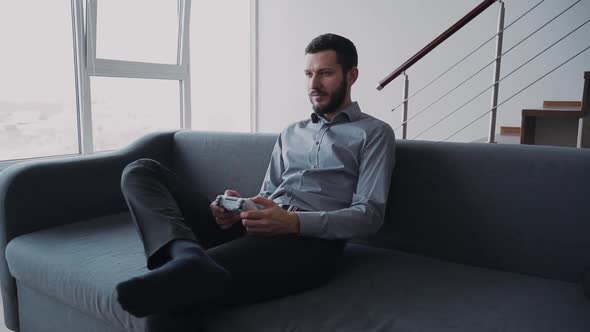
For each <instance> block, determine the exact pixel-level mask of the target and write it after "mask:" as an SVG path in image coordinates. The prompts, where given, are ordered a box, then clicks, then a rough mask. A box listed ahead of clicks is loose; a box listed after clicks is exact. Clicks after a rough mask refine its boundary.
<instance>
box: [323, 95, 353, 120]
mask: <svg viewBox="0 0 590 332" xmlns="http://www.w3.org/2000/svg"><path fill="white" fill-rule="evenodd" d="M350 104H352V100H350V99H349V100H347V101H345V102H343V103H342V105H340V107H338V108H337V109H336V110H335V111H333V112H330V113H325V114H324V115H323V116H324V118H326V120H328V121H332V120H334V118H335V117H336V115H338V113H340V112H342V111H343V110H344V109H345V108H347V107H348V106H350Z"/></svg>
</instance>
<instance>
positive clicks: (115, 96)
mask: <svg viewBox="0 0 590 332" xmlns="http://www.w3.org/2000/svg"><path fill="white" fill-rule="evenodd" d="M73 3H74V4H75V6H74V13H75V14H74V19H75V21H74V26H77V27H81V26H84V27H85V34H84V33H83V31H82V29H80V28H78V29H76V31H75V34H76V47H75V49H76V54H77V55H78V56H79V58H80V59H84V60H81V61H78V62H77V66H76V70H77V72H78V73H79V75H78V80H77V88H78V91H79V92H78V93H79V95H80V96H81V97H80V103H79V104H78V107H79V109H80V118H81V122H82V130H81V131H82V135H81V138H82V152H84V153H91V152H94V151H104V150H112V149H117V148H120V147H122V146H125V145H127V144H129V143H130V142H131V141H133V140H134V139H137V138H139V137H140V136H142V135H145V134H147V133H149V132H152V131H154V130H162V129H178V128H190V118H191V108H190V97H191V94H190V74H189V63H190V52H189V50H190V48H189V47H188V46H189V30H188V29H189V17H190V4H191V1H190V0H178V1H157V2H147V1H142V0H126V1H124V2H123V3H122V2H121V1H117V0H87V3H86V4H87V5H86V15H85V16H84V15H83V14H84V13H83V11H82V3H83V0H73ZM82 18H85V20H83V19H82ZM154 22H157V24H154Z"/></svg>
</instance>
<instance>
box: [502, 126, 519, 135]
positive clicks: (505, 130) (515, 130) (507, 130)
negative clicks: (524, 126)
mask: <svg viewBox="0 0 590 332" xmlns="http://www.w3.org/2000/svg"><path fill="white" fill-rule="evenodd" d="M500 135H504V136H520V127H505V126H502V127H500Z"/></svg>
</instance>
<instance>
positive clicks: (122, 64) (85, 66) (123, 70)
mask: <svg viewBox="0 0 590 332" xmlns="http://www.w3.org/2000/svg"><path fill="white" fill-rule="evenodd" d="M84 1H86V3H84ZM84 5H86V15H85V16H84ZM177 5H178V15H179V17H178V42H177V53H176V54H177V61H176V65H173V64H161V63H152V62H140V61H126V60H112V59H103V58H97V57H96V22H97V0H72V18H73V22H72V24H73V28H74V29H73V31H74V53H75V54H74V55H75V57H74V59H75V60H74V66H75V72H76V100H77V109H78V143H79V144H78V146H79V150H80V154H82V155H86V154H92V153H94V152H95V147H94V134H93V129H92V106H91V100H92V95H91V92H90V77H91V76H95V77H98V76H100V77H119V78H142V79H160V80H175V81H178V82H179V92H180V93H179V98H180V103H179V104H180V110H179V128H180V129H190V128H191V93H190V91H191V83H190V7H191V0H177ZM84 18H86V22H84ZM84 23H86V24H84ZM82 27H84V29H83V28H82Z"/></svg>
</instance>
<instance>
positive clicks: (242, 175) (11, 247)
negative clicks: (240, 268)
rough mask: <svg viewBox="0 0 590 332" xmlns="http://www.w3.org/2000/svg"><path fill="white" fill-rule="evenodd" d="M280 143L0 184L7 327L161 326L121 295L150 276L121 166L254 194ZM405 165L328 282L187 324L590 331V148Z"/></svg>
mask: <svg viewBox="0 0 590 332" xmlns="http://www.w3.org/2000/svg"><path fill="white" fill-rule="evenodd" d="M275 139H276V135H272V134H237V133H233V134H230V133H211V132H209V133H205V132H190V131H180V132H166V133H154V134H151V135H148V136H145V137H143V138H142V139H140V140H138V141H137V142H135V143H134V144H132V145H131V146H129V147H127V148H125V149H121V150H119V151H116V152H110V153H104V154H96V155H92V156H84V157H74V158H66V159H60V160H51V161H34V162H29V163H25V164H21V165H17V166H13V167H11V168H9V169H7V170H5V171H4V172H2V173H0V244H1V246H2V250H3V251H4V252H5V255H1V257H2V258H1V261H0V278H1V286H2V299H3V302H4V315H5V320H6V325H7V326H8V328H10V329H11V330H15V331H16V330H19V331H23V332H26V331H35V332H43V331H85V332H91V331H93V332H94V331H95V332H98V331H100V332H105V331H146V330H150V331H152V330H155V327H154V326H152V325H153V324H155V323H154V322H153V321H148V320H146V319H137V318H135V317H132V316H130V315H128V314H127V313H126V312H124V311H123V310H122V309H121V308H120V306H119V305H118V303H117V301H116V299H115V292H114V289H115V285H116V284H117V283H118V282H119V281H122V280H125V279H127V278H129V277H132V276H135V275H139V274H142V273H144V272H146V271H147V270H146V267H145V258H144V255H143V251H142V246H141V243H140V240H139V237H138V235H137V234H136V232H135V229H134V226H133V224H132V223H131V221H130V217H129V214H128V213H127V211H126V206H125V203H124V201H123V197H122V195H121V192H120V189H119V181H120V174H121V171H122V169H123V168H124V167H125V165H126V164H127V163H129V162H131V161H133V160H135V159H138V158H144V157H147V158H154V159H157V160H159V161H160V162H162V163H164V164H166V165H168V166H170V167H172V168H173V169H174V170H175V171H176V172H178V173H179V174H180V176H182V177H183V178H184V179H185V180H186V181H187V182H189V184H190V185H193V186H196V187H198V188H200V190H202V191H203V192H204V193H206V194H207V195H208V196H209V197H210V198H211V199H213V197H214V196H215V195H216V194H218V193H221V192H222V191H223V190H224V189H226V188H238V189H239V190H240V191H241V192H242V193H243V194H244V195H255V194H256V193H257V191H258V189H259V186H260V183H261V180H262V178H263V175H264V172H265V170H266V167H267V163H268V160H269V157H270V152H271V150H272V147H273V144H274V142H275ZM396 154H397V164H396V167H395V170H394V176H393V182H392V187H391V192H390V197H389V202H388V212H387V216H386V222H385V224H384V226H383V227H382V229H381V230H380V231H379V233H378V234H376V235H375V236H372V237H371V238H366V239H356V240H354V241H351V242H350V243H349V244H348V245H347V247H346V249H345V254H344V257H343V260H342V262H341V267H340V272H339V273H338V275H337V276H336V277H335V278H334V279H333V280H331V281H330V282H328V283H327V284H325V285H323V286H321V287H319V288H316V289H311V290H309V291H306V292H303V293H299V294H296V295H292V296H288V297H284V298H280V299H276V300H272V301H269V302H263V303H255V304H248V305H241V306H236V307H232V308H225V309H223V310H222V311H214V312H208V313H201V312H190V311H189V312H187V313H186V314H185V315H184V316H183V317H182V319H183V320H184V321H185V322H186V323H187V324H192V322H194V324H195V325H194V326H195V328H194V330H195V331H196V330H197V326H198V325H199V324H200V326H202V328H203V330H204V331H535V332H539V331H590V300H589V299H588V298H586V297H585V296H584V292H583V289H582V285H581V280H582V276H583V274H584V273H585V272H588V271H590V208H589V204H588V203H589V202H590V151H588V150H577V149H573V148H556V147H538V146H504V145H486V144H458V143H435V142H421V141H398V144H397V152H396ZM179 319H180V318H179ZM150 324H152V325H150ZM159 324H160V326H159V329H160V330H163V331H174V330H177V328H173V327H167V326H166V322H165V320H164V323H162V321H160V323H159ZM170 326H172V325H170ZM190 330H193V329H187V331H190Z"/></svg>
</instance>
